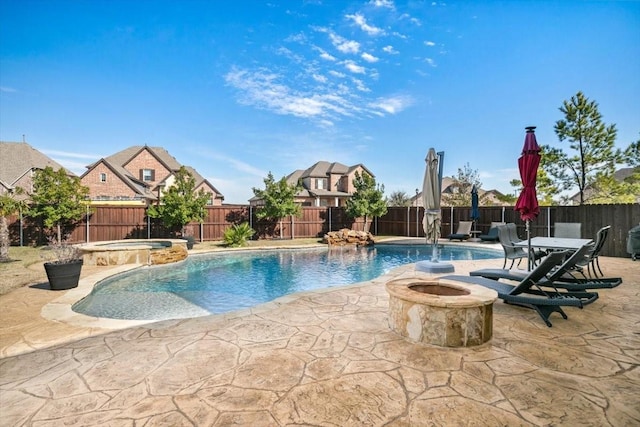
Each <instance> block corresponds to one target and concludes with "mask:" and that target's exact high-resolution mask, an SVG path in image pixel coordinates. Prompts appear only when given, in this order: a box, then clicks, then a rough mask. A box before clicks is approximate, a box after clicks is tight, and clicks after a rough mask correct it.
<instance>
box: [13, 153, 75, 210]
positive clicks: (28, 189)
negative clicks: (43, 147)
mask: <svg viewBox="0 0 640 427" xmlns="http://www.w3.org/2000/svg"><path fill="white" fill-rule="evenodd" d="M47 166H51V167H52V168H53V169H54V170H56V171H57V170H59V169H65V168H64V167H63V166H62V165H61V164H59V163H58V162H56V161H55V160H53V159H50V158H49V157H47V156H45V155H44V154H42V153H41V152H40V151H38V150H36V149H35V148H33V147H32V146H31V145H29V144H27V143H26V142H0V194H7V193H10V192H12V191H13V190H14V189H15V188H16V187H21V188H22V189H23V190H24V191H25V193H26V194H25V195H24V196H22V198H25V199H26V198H28V197H29V194H31V193H32V192H33V175H34V173H35V171H36V170H39V169H44V168H46V167H47ZM65 170H66V169H65ZM66 171H67V175H69V176H76V175H75V174H74V173H73V172H71V171H69V170H66Z"/></svg>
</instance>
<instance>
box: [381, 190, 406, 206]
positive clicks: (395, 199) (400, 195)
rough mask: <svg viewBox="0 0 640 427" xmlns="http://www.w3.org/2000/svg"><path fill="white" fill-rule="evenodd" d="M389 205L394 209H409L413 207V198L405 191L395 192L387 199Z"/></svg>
mask: <svg viewBox="0 0 640 427" xmlns="http://www.w3.org/2000/svg"><path fill="white" fill-rule="evenodd" d="M387 205H388V206H393V207H407V206H410V205H411V198H410V197H409V196H408V195H407V193H405V192H404V191H394V192H393V193H391V194H389V197H387Z"/></svg>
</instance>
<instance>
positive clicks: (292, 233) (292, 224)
mask: <svg viewBox="0 0 640 427" xmlns="http://www.w3.org/2000/svg"><path fill="white" fill-rule="evenodd" d="M289 216H290V217H291V240H293V239H294V235H295V233H294V232H293V227H294V223H293V215H289Z"/></svg>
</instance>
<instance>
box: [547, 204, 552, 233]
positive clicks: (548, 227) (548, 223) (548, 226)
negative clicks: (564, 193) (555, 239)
mask: <svg viewBox="0 0 640 427" xmlns="http://www.w3.org/2000/svg"><path fill="white" fill-rule="evenodd" d="M547 236H548V237H551V207H549V206H547Z"/></svg>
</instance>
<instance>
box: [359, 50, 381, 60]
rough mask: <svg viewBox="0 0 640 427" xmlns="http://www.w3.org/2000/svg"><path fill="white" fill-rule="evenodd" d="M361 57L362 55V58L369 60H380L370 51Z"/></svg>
mask: <svg viewBox="0 0 640 427" xmlns="http://www.w3.org/2000/svg"><path fill="white" fill-rule="evenodd" d="M361 57H362V59H364V60H365V61H367V62H378V61H379V58H377V57H375V56H373V55H371V54H370V53H367V52H364V53H363V54H362V55H361Z"/></svg>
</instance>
